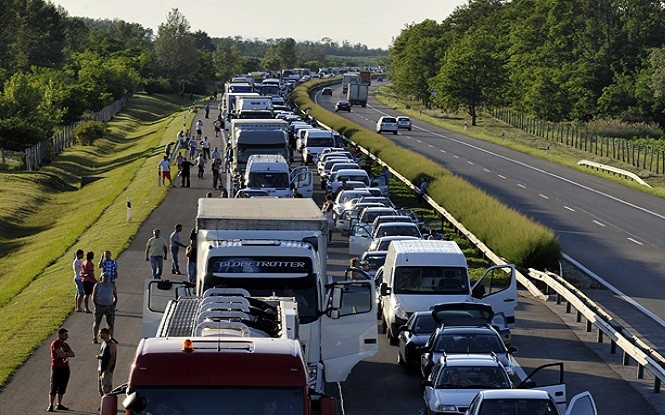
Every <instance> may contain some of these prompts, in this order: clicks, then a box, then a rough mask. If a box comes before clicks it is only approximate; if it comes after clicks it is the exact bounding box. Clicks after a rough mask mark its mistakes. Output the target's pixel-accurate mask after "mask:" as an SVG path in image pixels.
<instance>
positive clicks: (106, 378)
mask: <svg viewBox="0 0 665 415" xmlns="http://www.w3.org/2000/svg"><path fill="white" fill-rule="evenodd" d="M99 338H101V339H102V345H101V347H100V348H99V354H98V355H97V359H99V365H98V366H97V372H98V374H99V395H100V396H104V395H108V394H109V393H111V390H113V370H114V369H115V361H116V356H117V346H116V342H115V340H114V339H113V334H112V333H111V331H110V330H109V329H107V328H103V329H101V330H99Z"/></svg>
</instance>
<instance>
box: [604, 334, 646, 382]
mask: <svg viewBox="0 0 665 415" xmlns="http://www.w3.org/2000/svg"><path fill="white" fill-rule="evenodd" d="M610 354H617V344H616V343H615V342H614V340H610ZM640 379H641V378H640Z"/></svg>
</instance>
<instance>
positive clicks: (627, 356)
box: [621, 350, 630, 366]
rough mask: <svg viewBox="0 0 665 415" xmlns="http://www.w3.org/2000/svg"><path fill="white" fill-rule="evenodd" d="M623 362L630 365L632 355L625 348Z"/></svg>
mask: <svg viewBox="0 0 665 415" xmlns="http://www.w3.org/2000/svg"><path fill="white" fill-rule="evenodd" d="M621 364H622V365H624V366H628V365H629V364H630V355H629V354H628V352H627V351H625V350H624V351H623V359H622V361H621Z"/></svg>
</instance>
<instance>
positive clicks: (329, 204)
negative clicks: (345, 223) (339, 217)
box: [321, 193, 335, 244]
mask: <svg viewBox="0 0 665 415" xmlns="http://www.w3.org/2000/svg"><path fill="white" fill-rule="evenodd" d="M321 212H323V214H324V215H325V217H326V221H327V222H328V244H331V243H332V236H333V229H334V228H335V220H334V219H333V201H332V196H331V195H330V193H328V194H327V195H326V200H325V202H323V206H321Z"/></svg>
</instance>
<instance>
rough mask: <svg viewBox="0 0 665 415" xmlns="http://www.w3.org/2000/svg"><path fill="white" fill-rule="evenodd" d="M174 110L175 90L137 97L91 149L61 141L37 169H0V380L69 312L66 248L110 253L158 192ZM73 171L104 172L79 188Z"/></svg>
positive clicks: (162, 191) (175, 125) (69, 253)
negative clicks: (159, 167)
mask: <svg viewBox="0 0 665 415" xmlns="http://www.w3.org/2000/svg"><path fill="white" fill-rule="evenodd" d="M182 110H183V108H182V106H181V104H180V103H178V102H177V101H176V99H175V98H174V97H170V96H161V95H153V96H147V95H136V96H134V97H133V98H131V99H130V101H129V103H128V106H127V108H126V109H125V110H124V111H123V112H122V113H120V114H118V115H117V116H116V118H115V119H114V120H113V121H111V122H109V123H108V127H109V131H110V134H109V135H108V137H107V138H104V139H100V140H98V141H97V142H95V145H94V146H73V147H70V148H68V149H66V150H65V151H64V152H63V153H62V154H61V155H60V156H58V157H57V158H56V159H55V161H54V163H53V164H52V165H50V166H46V167H44V168H42V169H41V170H40V171H39V172H21V173H6V174H0V191H2V193H3V194H5V195H8V194H10V195H12V197H5V198H3V199H2V200H0V385H4V384H5V383H6V382H7V380H8V378H9V376H11V374H12V373H13V372H14V371H15V370H16V369H17V368H18V367H19V366H20V365H21V364H22V363H23V362H24V361H25V359H27V358H28V357H29V356H30V354H31V353H32V352H33V351H34V350H35V349H36V348H37V347H38V346H39V345H40V344H42V343H43V341H44V339H46V338H47V337H48V336H49V335H50V334H51V333H52V332H53V331H54V330H55V329H56V328H57V327H58V326H60V325H61V324H62V322H63V321H64V320H65V318H66V317H67V316H68V315H69V313H70V312H71V311H72V309H73V306H74V296H73V292H74V291H73V288H74V286H73V282H72V277H73V271H72V268H71V264H72V261H73V257H74V251H75V250H76V249H78V248H80V249H83V250H85V251H94V252H95V253H96V254H97V255H99V253H100V252H101V251H103V250H111V251H112V252H113V255H114V256H117V255H118V254H119V253H120V252H121V251H123V250H124V249H125V248H127V246H128V245H129V242H130V241H131V239H132V237H133V236H134V235H135V234H136V232H137V230H138V228H139V226H140V225H141V223H142V222H143V221H144V220H145V219H146V218H147V217H148V215H149V214H150V213H151V212H152V211H153V210H154V209H155V208H156V207H157V206H158V205H159V203H160V202H161V200H162V199H163V198H164V196H165V195H166V191H167V188H165V187H157V186H156V176H157V174H156V172H157V165H158V162H159V160H160V159H161V157H162V156H163V152H162V149H163V145H164V144H166V143H167V142H168V141H172V140H173V138H174V137H175V135H176V134H177V132H178V130H180V129H181V128H182V122H183V117H185V116H187V113H186V112H184V111H182ZM81 176H101V177H103V179H101V180H97V181H95V182H93V183H91V184H88V185H86V186H85V187H83V188H82V189H80V190H79V187H80V185H79V183H80V177H81ZM127 197H130V198H131V200H132V221H131V222H127V221H126V200H127ZM96 259H97V258H96Z"/></svg>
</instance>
